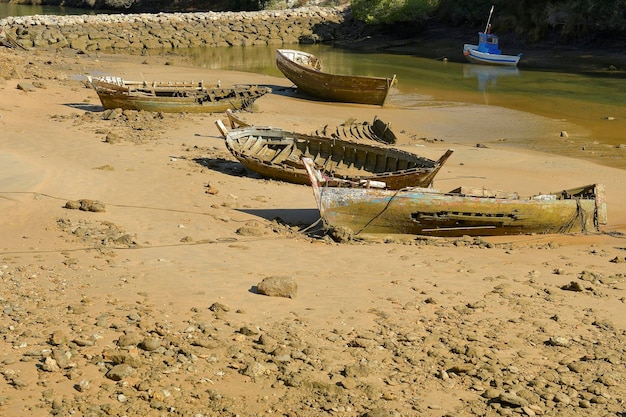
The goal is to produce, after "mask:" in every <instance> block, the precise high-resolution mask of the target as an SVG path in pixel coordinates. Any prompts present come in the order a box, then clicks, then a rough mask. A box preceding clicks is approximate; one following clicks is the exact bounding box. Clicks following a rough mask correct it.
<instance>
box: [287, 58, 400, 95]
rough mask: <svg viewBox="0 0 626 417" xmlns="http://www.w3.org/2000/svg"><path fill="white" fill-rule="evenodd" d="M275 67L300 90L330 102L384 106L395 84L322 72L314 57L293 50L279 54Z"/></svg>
mask: <svg viewBox="0 0 626 417" xmlns="http://www.w3.org/2000/svg"><path fill="white" fill-rule="evenodd" d="M276 66H277V67H278V69H279V70H280V72H282V73H283V74H284V75H285V77H287V78H288V79H289V80H290V81H291V82H292V83H294V84H295V85H296V86H297V87H298V90H300V91H302V92H303V93H306V94H308V95H310V96H313V97H316V98H320V99H322V100H327V101H338V102H344V103H360V104H376V105H379V106H382V105H383V104H385V101H386V100H387V96H388V95H389V90H390V89H391V86H392V85H393V84H394V82H395V80H396V76H395V75H394V76H393V77H392V78H382V77H367V76H357V75H336V74H329V73H326V72H323V71H322V63H321V61H320V60H319V59H318V58H317V57H316V56H315V55H312V54H309V53H307V52H303V51H296V50H293V49H278V50H277V51H276Z"/></svg>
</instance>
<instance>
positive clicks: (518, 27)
mask: <svg viewBox="0 0 626 417" xmlns="http://www.w3.org/2000/svg"><path fill="white" fill-rule="evenodd" d="M492 4H493V5H495V13H494V19H497V26H498V30H499V31H511V32H515V33H517V34H519V35H522V36H525V37H527V38H528V39H529V40H538V39H541V38H542V37H544V36H546V34H548V33H552V32H554V31H558V32H560V34H561V35H562V36H564V37H565V38H573V37H580V36H586V35H588V34H599V33H625V32H626V0H517V1H510V0H351V6H352V11H353V14H354V16H355V17H356V18H357V19H359V20H361V21H363V22H365V23H372V24H386V25H391V24H394V23H405V22H413V23H416V24H421V23H423V22H425V21H426V20H429V19H433V18H436V19H438V20H440V21H443V22H446V23H451V24H453V25H461V24H466V23H467V24H471V25H481V24H485V23H486V19H487V16H488V13H489V9H490V7H491V5H492Z"/></svg>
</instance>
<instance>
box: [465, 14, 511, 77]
mask: <svg viewBox="0 0 626 417" xmlns="http://www.w3.org/2000/svg"><path fill="white" fill-rule="evenodd" d="M492 13H493V6H491V11H490V12H489V20H487V26H486V27H485V31H484V32H478V45H475V44H470V43H466V44H465V45H464V46H463V55H465V57H466V58H467V60H468V61H469V62H471V63H474V64H487V65H505V66H510V67H515V66H517V63H518V62H519V60H520V58H521V57H522V54H518V55H504V54H503V53H502V51H501V50H500V48H498V42H499V38H498V37H497V36H496V35H494V34H492V33H491V24H490V23H489V22H490V21H491V14H492Z"/></svg>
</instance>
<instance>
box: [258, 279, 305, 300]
mask: <svg viewBox="0 0 626 417" xmlns="http://www.w3.org/2000/svg"><path fill="white" fill-rule="evenodd" d="M257 291H258V292H259V294H264V295H268V296H270V297H285V298H295V297H296V293H297V292H298V284H297V283H296V280H295V279H294V278H293V277H267V278H264V279H263V281H261V282H259V284H258V285H257Z"/></svg>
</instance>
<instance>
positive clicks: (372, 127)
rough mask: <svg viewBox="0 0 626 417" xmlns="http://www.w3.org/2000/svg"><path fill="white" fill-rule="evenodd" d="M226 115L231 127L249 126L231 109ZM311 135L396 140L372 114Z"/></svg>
mask: <svg viewBox="0 0 626 417" xmlns="http://www.w3.org/2000/svg"><path fill="white" fill-rule="evenodd" d="M226 117H228V122H229V124H230V128H231V129H236V128H239V127H247V126H250V123H248V122H246V121H245V120H243V119H241V118H240V117H238V116H237V115H236V114H235V113H233V112H232V110H226ZM346 126H347V127H348V131H346ZM313 135H316V136H323V137H329V138H336V139H342V140H359V139H368V140H373V141H375V142H381V143H385V144H388V145H393V144H394V143H396V142H397V137H396V134H395V133H394V132H393V130H391V125H390V124H389V123H385V122H383V121H382V120H380V119H379V118H378V117H376V116H374V121H373V122H372V123H369V122H362V123H355V122H354V121H350V122H346V123H343V124H341V125H339V126H335V127H334V128H333V127H329V126H328V125H326V126H324V127H323V128H320V129H317V130H316V131H315V132H314V133H313Z"/></svg>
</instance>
